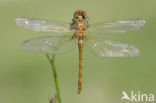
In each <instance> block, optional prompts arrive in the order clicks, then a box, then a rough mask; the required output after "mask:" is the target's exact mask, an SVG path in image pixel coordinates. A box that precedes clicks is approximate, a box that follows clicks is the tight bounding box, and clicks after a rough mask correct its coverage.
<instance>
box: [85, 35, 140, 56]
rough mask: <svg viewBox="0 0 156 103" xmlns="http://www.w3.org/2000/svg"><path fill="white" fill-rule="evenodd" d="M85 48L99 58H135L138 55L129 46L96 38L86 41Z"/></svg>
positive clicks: (136, 50) (133, 48)
mask: <svg viewBox="0 0 156 103" xmlns="http://www.w3.org/2000/svg"><path fill="white" fill-rule="evenodd" d="M86 48H87V50H88V51H89V52H91V53H93V54H94V55H96V56H99V57H135V56H139V55H140V51H139V50H138V49H137V48H136V47H134V46H132V45H130V44H127V43H122V42H117V41H111V40H105V39H101V38H96V37H92V38H90V39H88V40H86Z"/></svg>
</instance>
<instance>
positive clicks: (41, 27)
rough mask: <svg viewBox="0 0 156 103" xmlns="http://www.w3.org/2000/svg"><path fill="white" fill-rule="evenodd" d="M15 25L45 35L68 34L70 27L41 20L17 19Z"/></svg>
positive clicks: (65, 24) (66, 24)
mask: <svg viewBox="0 0 156 103" xmlns="http://www.w3.org/2000/svg"><path fill="white" fill-rule="evenodd" d="M15 23H16V25H18V26H19V27H22V28H24V29H27V30H32V31H36V32H46V33H70V32H72V30H70V25H69V24H68V23H62V22H56V21H47V20H42V19H29V18H17V19H16V20H15Z"/></svg>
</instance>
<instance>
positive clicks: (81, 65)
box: [77, 38, 84, 94]
mask: <svg viewBox="0 0 156 103" xmlns="http://www.w3.org/2000/svg"><path fill="white" fill-rule="evenodd" d="M83 45H84V41H83V38H79V39H78V47H79V81H78V91H77V93H78V94H80V93H81V90H82V68H83Z"/></svg>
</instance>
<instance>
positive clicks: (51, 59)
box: [46, 55, 62, 103]
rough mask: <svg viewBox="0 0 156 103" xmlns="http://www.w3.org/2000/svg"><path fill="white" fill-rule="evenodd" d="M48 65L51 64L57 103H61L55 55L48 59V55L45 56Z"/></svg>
mask: <svg viewBox="0 0 156 103" xmlns="http://www.w3.org/2000/svg"><path fill="white" fill-rule="evenodd" d="M46 56H47V58H48V60H49V62H50V64H51V68H52V71H53V75H54V81H55V87H56V92H57V99H58V102H59V103H62V102H61V97H60V90H59V84H58V77H57V73H56V67H55V62H54V61H55V60H54V59H55V55H52V57H51V58H50V56H49V55H46Z"/></svg>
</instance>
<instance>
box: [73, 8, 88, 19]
mask: <svg viewBox="0 0 156 103" xmlns="http://www.w3.org/2000/svg"><path fill="white" fill-rule="evenodd" d="M74 18H78V19H86V18H88V16H87V12H86V11H85V10H81V9H80V10H76V11H75V13H74Z"/></svg>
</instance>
